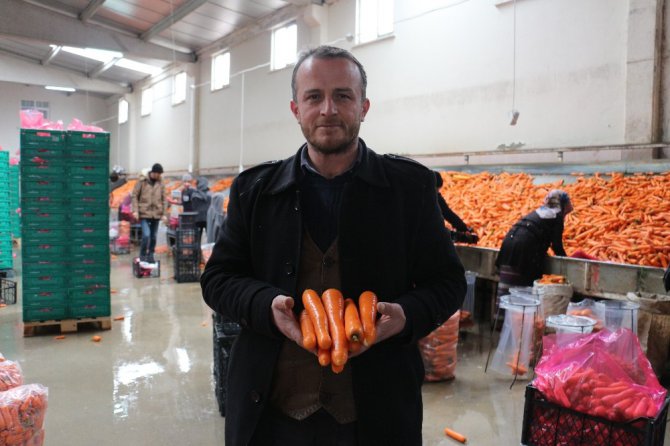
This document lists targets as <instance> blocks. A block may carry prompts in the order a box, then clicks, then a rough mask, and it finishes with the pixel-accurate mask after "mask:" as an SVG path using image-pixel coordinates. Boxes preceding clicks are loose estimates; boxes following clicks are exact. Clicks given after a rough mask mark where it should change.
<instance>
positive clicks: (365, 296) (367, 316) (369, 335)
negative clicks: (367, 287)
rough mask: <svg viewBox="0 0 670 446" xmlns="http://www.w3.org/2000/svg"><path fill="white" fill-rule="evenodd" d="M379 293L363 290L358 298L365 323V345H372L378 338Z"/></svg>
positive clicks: (363, 322)
mask: <svg viewBox="0 0 670 446" xmlns="http://www.w3.org/2000/svg"><path fill="white" fill-rule="evenodd" d="M377 300H378V299H377V295H376V294H375V293H373V292H372V291H363V292H362V293H361V295H360V297H359V298H358V309H359V314H360V316H361V323H362V324H363V345H365V346H366V347H370V346H371V345H372V344H374V343H375V340H376V339H377V327H376V325H375V324H376V323H377Z"/></svg>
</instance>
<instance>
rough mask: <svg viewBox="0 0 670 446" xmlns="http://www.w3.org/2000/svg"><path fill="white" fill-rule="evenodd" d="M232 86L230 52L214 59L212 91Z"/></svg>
mask: <svg viewBox="0 0 670 446" xmlns="http://www.w3.org/2000/svg"><path fill="white" fill-rule="evenodd" d="M229 84H230V52H226V53H222V54H217V55H216V56H214V57H213V58H212V82H211V84H210V88H211V89H212V91H214V90H220V89H222V88H223V87H225V86H226V85H229Z"/></svg>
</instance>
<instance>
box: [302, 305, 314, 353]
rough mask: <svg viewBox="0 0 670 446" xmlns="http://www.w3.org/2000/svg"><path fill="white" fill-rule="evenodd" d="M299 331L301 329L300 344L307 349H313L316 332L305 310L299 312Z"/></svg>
mask: <svg viewBox="0 0 670 446" xmlns="http://www.w3.org/2000/svg"><path fill="white" fill-rule="evenodd" d="M300 331H302V346H303V347H305V348H306V349H307V350H314V349H315V348H316V334H315V333H314V325H312V320H311V319H310V318H309V314H307V310H302V311H301V312H300Z"/></svg>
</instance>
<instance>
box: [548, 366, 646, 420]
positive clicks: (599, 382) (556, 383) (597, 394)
mask: <svg viewBox="0 0 670 446" xmlns="http://www.w3.org/2000/svg"><path fill="white" fill-rule="evenodd" d="M535 384H536V386H537V388H538V390H540V391H541V392H542V393H543V394H544V395H545V396H546V397H547V399H549V400H550V401H552V402H554V403H557V404H560V405H561V406H563V407H567V408H570V409H574V410H576V411H578V412H582V413H587V414H589V415H594V416H597V417H601V418H606V419H608V420H610V421H615V422H625V421H631V420H635V419H637V418H640V417H648V418H654V417H655V416H656V414H657V413H658V409H659V405H658V404H657V403H656V402H655V401H654V399H653V398H652V396H651V395H650V394H649V393H648V392H645V391H644V390H643V389H641V386H637V385H635V384H633V383H631V382H628V381H624V380H616V381H615V380H613V379H612V378H610V376H608V374H606V373H599V372H596V371H595V370H593V369H592V368H584V369H583V370H581V371H577V372H575V373H573V374H572V375H571V376H570V377H569V378H567V379H566V380H564V381H563V380H561V379H555V380H553V382H552V383H548V382H546V381H545V380H538V381H536V382H535Z"/></svg>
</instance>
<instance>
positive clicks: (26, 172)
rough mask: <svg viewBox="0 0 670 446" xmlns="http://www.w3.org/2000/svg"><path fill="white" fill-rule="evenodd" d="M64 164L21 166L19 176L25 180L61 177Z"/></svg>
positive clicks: (63, 171) (63, 172)
mask: <svg viewBox="0 0 670 446" xmlns="http://www.w3.org/2000/svg"><path fill="white" fill-rule="evenodd" d="M64 175H65V164H51V163H50V164H27V163H25V162H23V163H22V164H21V176H22V178H24V179H25V180H30V179H42V178H53V177H63V176H64Z"/></svg>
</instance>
